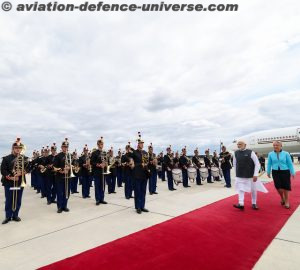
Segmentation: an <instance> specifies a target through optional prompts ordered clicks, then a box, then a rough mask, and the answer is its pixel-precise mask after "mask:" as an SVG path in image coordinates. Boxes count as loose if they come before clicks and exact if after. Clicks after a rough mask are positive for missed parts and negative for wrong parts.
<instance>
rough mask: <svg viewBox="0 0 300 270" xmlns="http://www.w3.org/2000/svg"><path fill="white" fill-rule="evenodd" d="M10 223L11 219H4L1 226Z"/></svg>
mask: <svg viewBox="0 0 300 270" xmlns="http://www.w3.org/2000/svg"><path fill="white" fill-rule="evenodd" d="M10 221H11V218H6V219H4V220H3V221H2V224H6V223H8V222H10Z"/></svg>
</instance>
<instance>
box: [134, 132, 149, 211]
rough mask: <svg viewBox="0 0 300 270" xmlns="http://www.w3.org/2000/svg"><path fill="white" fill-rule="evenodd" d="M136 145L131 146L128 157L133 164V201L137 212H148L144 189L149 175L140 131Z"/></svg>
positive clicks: (146, 154) (146, 156)
mask: <svg viewBox="0 0 300 270" xmlns="http://www.w3.org/2000/svg"><path fill="white" fill-rule="evenodd" d="M137 141H138V146H137V150H134V149H133V148H131V152H130V157H131V158H132V159H133V162H134V165H132V166H131V167H133V169H132V170H133V171H132V175H133V181H134V185H133V186H134V203H135V209H136V212H137V213H138V214H141V213H142V212H149V210H148V209H146V208H145V203H146V190H147V180H148V178H149V176H150V171H149V168H148V153H147V152H146V151H145V150H143V148H144V141H143V140H142V138H141V133H140V132H139V133H138V140H137Z"/></svg>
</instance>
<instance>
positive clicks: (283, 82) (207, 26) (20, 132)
mask: <svg viewBox="0 0 300 270" xmlns="http://www.w3.org/2000/svg"><path fill="white" fill-rule="evenodd" d="M116 2H120V1H116ZM190 2H195V1H190ZM204 2H205V3H209V1H204ZM299 7H300V4H299V1H296V0H294V1H291V2H290V3H289V5H286V3H283V2H282V1H279V0H276V1H272V5H270V4H269V3H268V1H267V2H264V3H262V2H261V1H258V0H255V1H251V2H249V3H242V4H240V9H239V11H238V12H235V13H180V14H179V13H176V14H175V13H159V12H158V13H142V12H137V13H132V14H129V13H121V12H118V13H102V14H98V13H91V14H87V13H79V12H74V13H69V14H67V13H51V14H50V13H34V14H33V13H30V14H29V13H28V14H18V13H16V12H9V13H6V14H3V16H1V18H0V25H2V26H3V27H2V29H1V32H0V130H1V135H0V153H1V155H4V154H6V153H7V152H9V148H10V145H11V143H12V142H13V140H14V139H15V138H16V136H21V137H22V138H23V140H24V142H25V143H26V144H27V145H28V149H29V151H31V150H33V149H36V148H40V147H42V146H44V145H49V144H51V143H52V142H54V141H55V142H57V143H60V142H61V141H62V140H63V139H64V137H66V136H67V137H69V138H70V141H71V147H72V148H77V149H81V148H82V147H83V146H84V144H85V143H87V144H88V145H89V147H90V148H91V147H93V146H94V145H95V143H96V140H97V139H98V138H99V137H100V136H104V138H105V142H106V147H107V148H108V147H110V146H111V145H114V147H115V148H119V147H122V148H124V145H125V144H126V143H127V142H128V141H132V142H133V143H135V139H136V133H137V131H142V134H143V136H144V139H145V140H146V143H147V144H148V143H150V142H152V143H153V145H154V146H155V149H156V150H162V149H165V148H166V146H168V145H169V144H171V145H172V146H173V147H174V148H175V149H181V148H182V147H183V146H184V145H187V147H188V151H189V152H192V150H193V148H194V147H196V146H198V147H199V148H200V151H201V152H203V150H204V149H205V148H208V147H209V148H211V149H214V148H216V149H218V144H219V142H220V141H224V142H225V143H229V142H231V141H232V139H233V138H234V137H237V136H240V135H243V134H246V133H248V132H249V133H250V132H254V131H256V130H263V129H268V128H276V127H283V126H293V125H298V124H299V120H298V118H297V115H299V113H300V109H299V106H298V104H299V91H300V89H299V78H300V76H299V75H300V74H299V73H300V71H299V59H300V46H299V37H300V25H299V23H298V20H299V17H298V13H297V12H296V11H297V8H299Z"/></svg>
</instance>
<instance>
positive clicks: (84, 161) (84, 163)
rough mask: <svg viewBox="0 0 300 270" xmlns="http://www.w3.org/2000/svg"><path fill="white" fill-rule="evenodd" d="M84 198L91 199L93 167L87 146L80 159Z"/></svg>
mask: <svg viewBox="0 0 300 270" xmlns="http://www.w3.org/2000/svg"><path fill="white" fill-rule="evenodd" d="M79 166H80V178H81V185H82V198H84V199H85V198H90V197H91V196H90V183H91V179H90V178H91V177H92V176H91V174H92V165H91V159H90V154H89V149H88V146H87V144H86V145H85V146H84V148H83V155H82V156H81V157H80V158H79Z"/></svg>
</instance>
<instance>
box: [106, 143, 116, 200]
mask: <svg viewBox="0 0 300 270" xmlns="http://www.w3.org/2000/svg"><path fill="white" fill-rule="evenodd" d="M107 161H108V165H109V171H110V174H107V175H106V182H107V189H108V194H111V193H116V180H117V167H116V159H115V157H114V151H113V148H112V147H111V148H110V150H109V151H108V157H107Z"/></svg>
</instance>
